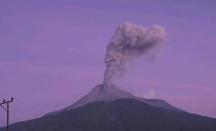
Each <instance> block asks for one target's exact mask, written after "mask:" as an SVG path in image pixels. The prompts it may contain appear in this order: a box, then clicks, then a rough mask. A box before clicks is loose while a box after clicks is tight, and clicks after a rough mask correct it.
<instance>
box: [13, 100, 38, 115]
mask: <svg viewBox="0 0 216 131" xmlns="http://www.w3.org/2000/svg"><path fill="white" fill-rule="evenodd" d="M14 105H16V106H18V107H20V108H23V109H25V110H28V111H30V112H32V113H34V114H38V115H41V114H39V113H38V112H34V111H32V110H29V109H28V108H25V107H22V106H20V105H17V104H15V103H14Z"/></svg>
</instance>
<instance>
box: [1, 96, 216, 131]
mask: <svg viewBox="0 0 216 131" xmlns="http://www.w3.org/2000/svg"><path fill="white" fill-rule="evenodd" d="M215 123H216V119H213V118H208V117H203V116H199V115H195V114H190V113H186V112H179V111H172V110H166V109H162V108H158V107H154V106H151V105H149V104H146V103H144V102H141V101H139V100H135V99H118V100H115V101H112V102H108V103H107V102H93V103H89V104H86V105H85V106H82V107H80V108H76V109H71V110H70V111H65V112H61V113H57V114H53V115H49V116H44V117H41V118H39V119H35V120H31V121H27V122H19V123H16V124H12V125H11V126H10V131H145V130H146V131H216V125H215ZM4 130H5V128H4V129H0V131H4Z"/></svg>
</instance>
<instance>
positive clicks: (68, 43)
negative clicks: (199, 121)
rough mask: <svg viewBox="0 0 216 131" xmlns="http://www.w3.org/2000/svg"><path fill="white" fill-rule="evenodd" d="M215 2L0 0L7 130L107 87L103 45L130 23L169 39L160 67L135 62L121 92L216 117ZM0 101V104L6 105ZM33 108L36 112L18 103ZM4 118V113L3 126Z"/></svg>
mask: <svg viewBox="0 0 216 131" xmlns="http://www.w3.org/2000/svg"><path fill="white" fill-rule="evenodd" d="M215 5H216V1H215V0H208V1H206V0H202V1H201V0H190V1H188V0H181V2H179V1H178V2H177V0H176V2H173V0H163V1H161V0H154V1H153V0H145V1H144V0H107V1H103V2H102V0H89V1H87V0H76V1H75V0H34V1H31V2H30V0H1V1H0V93H3V94H6V95H9V96H13V97H14V98H15V101H14V102H13V103H11V114H10V122H11V123H12V122H15V121H20V120H27V119H31V118H35V117H39V116H42V115H43V114H45V113H48V112H51V111H54V110H57V109H61V108H64V107H65V106H68V105H70V104H72V103H73V102H75V101H77V100H78V99H79V98H80V97H82V96H83V95H85V94H86V93H88V92H89V91H90V90H91V89H92V88H93V87H95V86H96V85H98V84H101V83H102V80H103V73H104V70H105V63H104V55H105V51H106V45H107V43H108V42H109V40H110V38H111V36H112V35H113V33H114V31H115V29H116V27H117V26H118V25H119V24H120V23H122V22H125V21H131V22H133V23H137V24H140V25H143V26H146V27H150V26H151V25H153V24H159V25H162V26H164V27H165V29H166V32H167V38H168V40H167V42H166V43H167V46H166V48H165V49H164V50H163V51H162V55H161V59H160V60H159V61H156V62H148V61H147V60H146V59H145V58H139V59H136V60H135V62H134V64H133V65H132V67H131V68H130V69H129V71H128V72H127V74H126V76H125V77H124V78H123V79H122V80H120V81H118V82H117V85H118V86H119V87H120V88H122V89H124V90H127V91H130V92H131V93H133V94H134V95H137V96H142V97H147V98H159V99H163V100H165V101H167V102H168V103H170V104H172V105H174V106H176V107H178V108H180V109H183V110H186V111H188V112H191V113H196V114H200V115H204V116H209V117H216V80H215V79H216V58H215V56H216V52H215V49H216V37H215V36H216V26H215V23H216V16H215V12H216V8H215ZM3 94H0V101H1V100H2V99H4V98H6V99H9V97H7V96H5V95H3ZM16 98H18V99H19V100H21V101H22V102H25V103H27V104H28V105H31V106H33V107H35V108H37V109H38V110H41V111H42V112H39V111H37V110H36V109H33V108H31V107H29V106H27V105H25V104H23V103H21V102H19V101H16ZM5 124H6V112H5V111H4V110H3V109H2V110H0V126H4V125H5Z"/></svg>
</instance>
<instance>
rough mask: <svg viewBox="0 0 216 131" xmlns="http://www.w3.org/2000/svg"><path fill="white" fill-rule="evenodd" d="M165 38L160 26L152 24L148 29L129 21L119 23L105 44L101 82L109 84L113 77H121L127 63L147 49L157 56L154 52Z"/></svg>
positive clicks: (160, 46)
mask: <svg viewBox="0 0 216 131" xmlns="http://www.w3.org/2000/svg"><path fill="white" fill-rule="evenodd" d="M165 40H166V33H165V30H164V28H163V27H162V26H159V25H153V26H152V28H150V29H148V28H145V27H143V26H140V25H136V24H133V23H130V22H125V23H122V24H120V25H119V27H118V28H117V29H116V31H115V34H114V35H113V37H112V38H111V41H110V43H109V44H108V45H107V52H106V55H105V63H106V71H105V73H104V80H103V84H104V85H109V84H110V83H112V82H113V80H114V79H120V78H121V77H123V76H124V74H125V72H126V71H127V64H128V63H131V62H132V61H133V59H134V58H136V57H139V56H143V55H145V54H146V53H148V52H149V51H153V52H154V55H153V57H154V56H157V55H155V54H157V52H158V50H160V49H161V48H162V47H163V45H164V42H165Z"/></svg>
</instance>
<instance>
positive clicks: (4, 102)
mask: <svg viewBox="0 0 216 131" xmlns="http://www.w3.org/2000/svg"><path fill="white" fill-rule="evenodd" d="M10 102H13V97H12V98H11V101H7V102H6V101H5V99H4V100H3V103H0V106H1V107H2V108H3V109H4V110H5V111H6V112H7V131H9V103H10ZM6 103H7V109H6V108H4V107H3V106H2V105H3V104H6Z"/></svg>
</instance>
